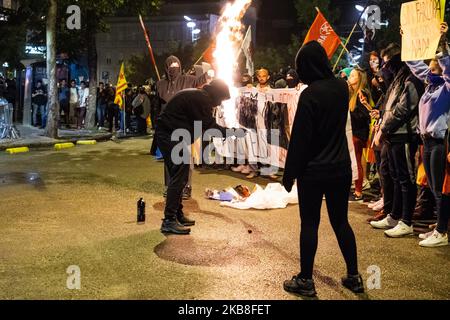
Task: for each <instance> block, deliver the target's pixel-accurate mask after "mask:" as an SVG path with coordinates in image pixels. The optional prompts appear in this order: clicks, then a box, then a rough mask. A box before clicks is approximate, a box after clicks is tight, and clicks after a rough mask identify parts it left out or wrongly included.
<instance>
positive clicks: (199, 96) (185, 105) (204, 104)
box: [156, 80, 230, 143]
mask: <svg viewBox="0 0 450 320" xmlns="http://www.w3.org/2000/svg"><path fill="white" fill-rule="evenodd" d="M228 99H230V91H229V89H228V86H226V84H225V83H223V81H220V80H214V81H212V82H211V84H207V85H205V86H204V87H203V89H185V90H182V91H180V92H179V93H177V94H176V95H175V96H174V97H173V98H172V99H171V100H170V101H169V103H168V104H167V106H166V108H165V109H164V110H163V111H162V112H161V115H160V116H159V117H158V120H157V122H156V130H157V131H158V130H160V131H164V132H166V133H168V134H172V133H173V132H174V131H175V130H176V129H186V130H188V131H189V133H190V134H191V143H192V142H194V141H195V140H196V139H197V138H199V137H200V136H199V135H201V134H202V133H203V132H194V122H195V121H201V122H202V130H203V131H205V130H208V129H218V130H219V131H221V133H222V134H223V137H225V135H226V130H227V129H226V128H224V127H221V126H219V125H218V124H217V123H216V119H215V118H214V117H213V108H214V107H217V106H219V105H220V104H221V103H222V101H224V100H228Z"/></svg>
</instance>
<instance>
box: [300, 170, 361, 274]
mask: <svg viewBox="0 0 450 320" xmlns="http://www.w3.org/2000/svg"><path fill="white" fill-rule="evenodd" d="M351 180H352V178H351V176H347V177H344V178H339V179H333V180H324V181H315V182H306V181H300V182H299V183H298V184H299V188H298V197H299V206H300V219H301V231H300V268H301V272H300V277H301V278H302V279H312V274H313V266H314V257H315V255H316V251H317V241H318V230H319V224H320V209H321V207H322V200H323V195H325V197H326V203H327V209H328V216H329V218H330V222H331V226H332V227H333V230H334V233H335V234H336V238H337V240H338V243H339V248H340V249H341V252H342V254H343V256H344V259H345V263H346V264H347V273H348V274H349V275H357V274H358V262H357V252H356V240H355V235H354V233H353V230H352V228H351V227H350V224H349V223H348V196H349V194H350V187H351V183H352V181H351Z"/></svg>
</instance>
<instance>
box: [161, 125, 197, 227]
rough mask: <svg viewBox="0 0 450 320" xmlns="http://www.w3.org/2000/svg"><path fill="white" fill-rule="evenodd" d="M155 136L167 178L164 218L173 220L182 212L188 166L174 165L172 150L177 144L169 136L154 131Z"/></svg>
mask: <svg viewBox="0 0 450 320" xmlns="http://www.w3.org/2000/svg"><path fill="white" fill-rule="evenodd" d="M155 135H156V138H157V139H158V147H159V149H160V150H161V153H162V154H163V157H164V164H165V167H166V169H167V173H168V176H169V181H168V187H167V197H166V207H165V210H164V217H165V219H167V220H175V219H176V218H177V215H181V213H182V212H183V204H182V201H183V198H182V196H183V189H184V187H185V186H186V184H187V182H188V179H189V167H190V164H189V162H187V163H181V164H175V163H174V162H173V161H172V157H171V156H172V150H173V148H174V147H175V146H176V145H177V144H178V143H179V142H175V141H171V134H169V133H167V132H164V131H163V130H158V129H156V132H155Z"/></svg>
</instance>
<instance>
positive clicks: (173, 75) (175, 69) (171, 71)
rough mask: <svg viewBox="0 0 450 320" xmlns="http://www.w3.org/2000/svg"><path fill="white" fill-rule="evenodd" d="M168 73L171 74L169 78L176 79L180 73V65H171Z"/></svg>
mask: <svg viewBox="0 0 450 320" xmlns="http://www.w3.org/2000/svg"><path fill="white" fill-rule="evenodd" d="M168 74H169V79H170V80H174V79H175V78H176V77H177V76H178V75H179V74H180V68H179V67H170V68H169V71H168Z"/></svg>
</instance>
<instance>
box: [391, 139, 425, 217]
mask: <svg viewBox="0 0 450 320" xmlns="http://www.w3.org/2000/svg"><path fill="white" fill-rule="evenodd" d="M417 147H418V145H417V143H414V142H413V143H402V142H387V160H388V163H389V172H390V176H391V178H392V182H393V185H392V186H387V185H388V184H389V183H386V181H384V186H385V189H384V194H385V199H386V200H387V202H388V203H389V202H392V210H391V211H387V212H386V213H390V214H391V216H392V218H394V219H396V220H399V219H401V220H402V221H403V222H404V223H406V224H408V225H411V221H412V216H413V213H414V208H415V206H416V197H417V185H416V169H415V155H416V152H417ZM386 200H385V201H386Z"/></svg>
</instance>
